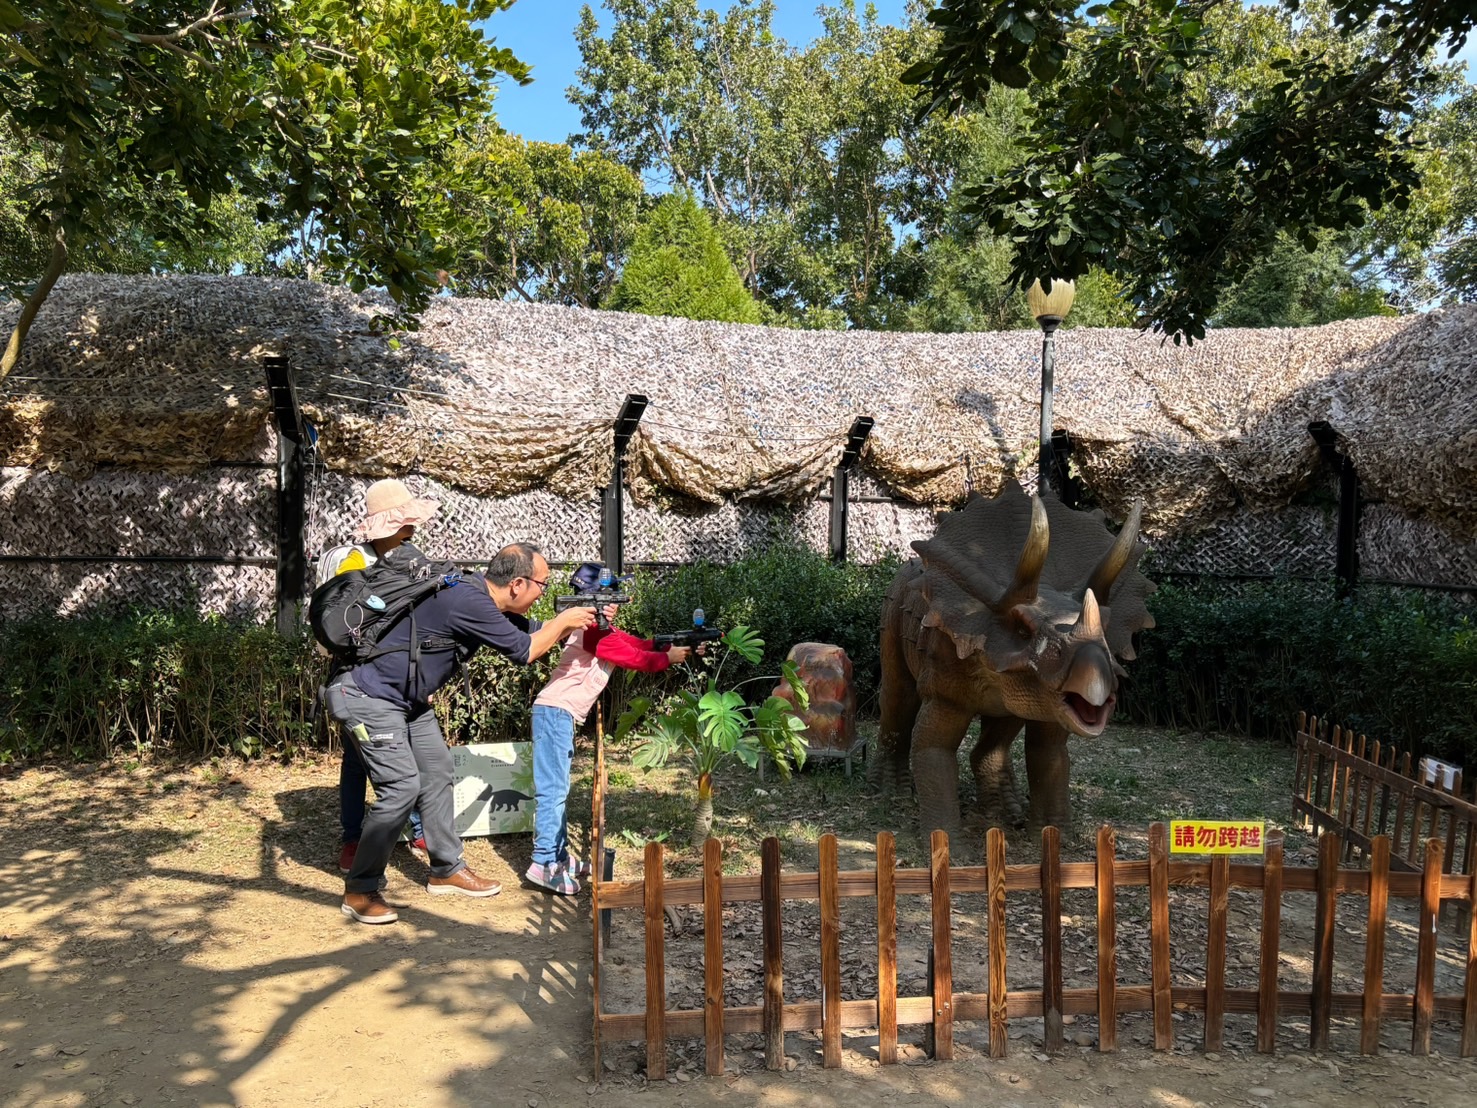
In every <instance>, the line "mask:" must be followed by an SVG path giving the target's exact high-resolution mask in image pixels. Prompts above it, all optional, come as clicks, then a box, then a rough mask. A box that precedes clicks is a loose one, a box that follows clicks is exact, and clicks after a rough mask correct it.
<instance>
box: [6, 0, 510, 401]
mask: <svg viewBox="0 0 1477 1108" xmlns="http://www.w3.org/2000/svg"><path fill="white" fill-rule="evenodd" d="M509 3H511V0H456V2H455V3H443V2H442V0H369V2H367V3H356V4H351V5H344V4H341V3H339V2H338V0H294V2H292V3H287V4H269V5H265V6H263V7H262V8H261V10H260V11H258V10H256V9H255V8H251V7H239V8H236V7H230V6H227V5H225V4H223V3H222V2H221V0H209V3H208V4H205V2H204V0H201V5H202V6H200V7H198V8H194V9H185V8H182V7H181V6H180V5H179V4H178V3H166V2H164V0H134V2H131V3H128V4H119V3H116V2H115V0H0V58H3V59H4V64H3V65H0V142H3V143H5V144H7V145H10V144H14V145H15V146H17V147H21V148H23V149H25V150H27V151H31V152H34V153H37V154H39V156H40V162H39V165H40V168H41V172H40V176H39V177H38V178H37V179H36V180H35V181H33V182H32V183H31V184H30V186H29V187H28V188H27V190H26V191H25V193H24V198H23V199H24V203H25V204H26V211H25V221H26V224H27V226H28V227H30V228H31V230H32V232H33V234H35V235H37V236H38V237H39V238H40V239H41V240H42V241H44V242H45V244H46V253H47V262H46V266H45V269H44V271H43V272H40V273H37V274H34V275H33V277H32V279H31V280H30V281H29V282H26V283H24V284H22V285H19V286H17V285H7V286H6V287H4V288H3V289H0V293H4V294H7V295H11V296H17V297H22V298H24V299H25V304H24V307H23V309H22V311H21V314H20V317H19V320H18V322H17V325H16V328H15V330H14V332H13V334H12V335H11V338H10V342H9V344H8V346H7V348H6V352H5V355H4V358H3V360H0V376H3V375H4V374H5V373H8V372H9V370H10V368H11V367H12V366H13V365H14V364H15V361H16V359H17V358H18V357H19V353H20V348H21V344H22V342H23V341H24V338H25V334H26V331H27V329H28V328H29V327H30V324H31V322H32V321H33V320H34V319H35V314H36V312H37V311H38V310H39V308H40V305H41V303H42V302H43V301H44V299H45V297H46V295H47V293H48V292H49V291H50V289H51V287H52V285H53V284H54V283H55V281H56V279H57V278H58V277H59V276H60V274H61V273H62V272H63V270H64V269H65V268H66V267H67V265H68V263H69V259H70V258H71V257H72V256H74V255H76V254H77V253H85V252H87V251H90V250H93V249H94V248H95V247H96V246H97V244H98V243H99V242H104V241H106V240H107V239H108V237H109V233H110V231H111V230H112V229H114V228H117V227H119V226H125V225H128V224H133V225H137V226H141V227H146V228H148V229H149V230H150V232H151V235H152V238H153V239H154V240H155V241H156V242H157V243H162V244H165V245H166V246H167V247H180V246H182V247H188V246H189V245H190V244H191V243H192V242H194V241H198V240H199V237H200V235H201V232H202V231H208V230H209V224H210V213H211V210H212V205H213V204H214V203H215V202H216V201H217V199H218V198H222V197H227V196H230V195H231V194H233V193H234V194H236V195H238V196H239V197H241V198H243V199H245V200H247V201H249V202H253V203H256V204H259V205H261V209H260V210H259V213H258V214H259V215H261V216H263V217H264V218H267V219H270V220H274V221H280V222H282V223H284V224H287V225H296V224H300V223H303V222H304V221H308V220H311V221H312V222H313V223H314V225H315V228H316V231H317V234H318V238H319V243H320V245H321V251H322V252H321V258H320V260H321V264H322V265H323V267H324V270H325V272H326V273H327V274H329V275H332V276H334V277H337V278H340V279H342V280H344V281H346V282H347V283H348V284H349V285H350V286H351V287H353V288H355V289H363V288H365V287H368V286H370V285H377V286H381V287H383V288H385V289H386V290H387V291H388V292H389V293H390V295H391V296H392V297H393V298H394V299H395V300H396V302H397V303H399V304H400V305H402V306H403V307H404V308H405V309H407V310H410V311H414V310H415V309H417V308H419V307H421V306H423V305H424V304H425V302H426V301H427V299H428V298H429V296H430V294H431V293H432V291H434V289H435V288H436V287H437V283H436V271H437V269H438V268H442V267H443V266H444V264H445V261H446V258H445V256H444V252H443V251H442V249H441V248H439V247H438V238H440V237H441V234H442V232H443V231H444V230H445V229H446V228H447V227H449V226H451V225H453V224H454V223H455V222H456V221H457V219H458V218H459V215H458V212H457V211H456V209H455V208H454V207H453V206H452V205H450V204H449V203H448V190H447V188H446V187H445V182H444V181H443V180H441V171H440V163H441V162H442V160H443V159H444V157H445V156H446V154H447V152H448V151H449V150H450V149H451V148H452V147H453V146H454V144H455V143H456V142H457V141H458V139H459V137H460V135H461V133H462V131H463V128H464V127H465V125H466V123H467V122H468V121H476V120H480V119H482V118H484V117H485V116H486V115H487V113H488V111H489V110H490V105H491V98H492V94H493V84H492V82H493V81H494V79H495V78H496V77H497V76H498V74H499V73H503V74H507V75H510V76H512V77H514V78H516V79H518V80H520V81H524V80H527V68H526V67H525V66H524V65H523V64H522V63H521V62H519V61H518V59H517V58H515V57H514V56H513V55H512V54H511V53H510V52H509V51H507V50H505V49H500V48H497V47H495V46H494V45H493V44H492V43H491V42H489V41H488V40H487V39H486V38H485V37H484V35H483V33H482V31H481V30H480V29H478V28H477V26H476V24H477V23H478V22H479V21H481V20H484V19H487V18H488V17H490V16H492V15H493V14H495V13H496V12H498V11H500V10H502V9H503V8H506V7H507V6H508V4H509Z"/></svg>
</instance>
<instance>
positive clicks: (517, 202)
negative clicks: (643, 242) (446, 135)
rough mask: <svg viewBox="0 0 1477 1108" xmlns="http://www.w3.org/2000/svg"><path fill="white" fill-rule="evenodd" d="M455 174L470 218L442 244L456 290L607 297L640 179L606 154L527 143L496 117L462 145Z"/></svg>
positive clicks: (589, 302) (460, 203) (626, 242)
mask: <svg viewBox="0 0 1477 1108" xmlns="http://www.w3.org/2000/svg"><path fill="white" fill-rule="evenodd" d="M452 177H453V179H454V180H456V181H457V182H458V187H457V189H456V191H455V192H454V193H453V195H452V203H453V205H454V206H456V207H457V208H458V210H460V211H461V212H462V214H463V216H464V219H463V221H462V223H461V224H460V225H459V226H458V227H456V228H455V229H454V230H453V232H452V234H451V235H449V236H448V237H447V239H446V240H444V241H443V243H442V245H443V246H445V247H446V248H447V250H448V251H449V252H450V253H451V254H452V257H453V259H454V260H453V261H452V262H451V263H450V266H449V272H450V275H451V278H452V288H453V289H454V291H456V292H457V293H458V294H461V295H469V296H486V297H502V296H505V295H507V294H508V293H515V294H517V295H518V296H520V297H521V298H523V299H524V300H528V301H535V300H539V301H548V302H552V303H557V304H569V305H578V306H579V307H582V308H599V307H602V306H603V305H604V304H605V301H606V300H607V298H608V297H609V295H610V291H611V289H612V287H613V286H614V284H615V280H616V277H617V275H618V274H619V272H620V262H621V259H622V258H624V257H625V255H626V251H627V250H628V249H629V248H630V245H631V240H632V238H633V237H634V235H635V232H636V224H637V219H638V216H639V213H640V209H641V201H642V199H643V197H644V190H643V189H642V186H641V179H640V178H639V177H637V176H636V175H635V174H634V173H632V172H631V171H630V170H629V169H627V168H626V167H625V166H623V165H620V164H619V163H618V162H615V161H612V160H611V159H610V158H607V157H605V156H604V155H602V154H598V153H595V152H593V151H588V150H586V151H581V152H579V153H575V152H574V151H573V150H571V149H570V148H569V147H568V146H564V145H561V144H555V143H547V142H526V141H524V140H523V139H521V138H519V137H517V136H516V135H508V134H504V133H502V132H501V131H500V130H498V129H497V127H496V125H494V124H491V123H488V124H486V125H484V126H483V127H481V128H480V129H479V130H478V131H477V133H476V134H475V135H474V136H472V138H471V140H470V141H469V142H467V143H466V144H464V145H463V146H462V147H460V148H459V149H458V150H457V151H456V154H455V156H454V158H453V173H452Z"/></svg>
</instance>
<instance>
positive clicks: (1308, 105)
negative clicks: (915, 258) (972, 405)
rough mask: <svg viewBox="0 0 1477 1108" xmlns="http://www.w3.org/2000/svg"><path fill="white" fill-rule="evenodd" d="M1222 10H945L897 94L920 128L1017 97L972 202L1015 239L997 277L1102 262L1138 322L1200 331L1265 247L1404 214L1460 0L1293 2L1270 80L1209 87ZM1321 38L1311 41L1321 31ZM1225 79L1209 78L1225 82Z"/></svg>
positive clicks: (1268, 60) (1453, 42)
mask: <svg viewBox="0 0 1477 1108" xmlns="http://www.w3.org/2000/svg"><path fill="white" fill-rule="evenodd" d="M1239 7H1240V5H1239V3H1234V2H1233V0H1110V2H1108V3H1099V4H1095V5H1093V6H1091V7H1088V8H1086V9H1079V7H1078V6H1077V5H1076V4H1075V3H1064V2H1062V0H1044V2H1041V0H1031V2H1025V0H942V2H941V3H940V4H939V6H938V7H937V8H935V9H934V10H932V11H931V12H929V14H928V17H927V18H928V20H929V22H930V23H932V24H933V25H934V26H936V27H937V28H938V29H939V31H940V38H939V40H938V44H937V46H936V48H935V49H934V51H933V52H932V54H931V55H930V56H929V57H927V58H924V59H922V60H920V61H918V62H917V63H915V64H914V65H913V66H912V67H911V68H910V69H909V70H908V72H907V73H906V74H905V75H904V80H905V81H908V82H910V83H914V84H917V85H918V86H919V87H920V89H921V91H922V93H923V97H924V99H923V113H924V114H925V115H929V114H941V113H942V114H947V113H949V112H957V111H959V110H962V109H965V108H967V107H968V106H970V105H973V104H978V103H980V102H982V101H983V99H984V97H985V96H986V95H987V94H988V93H989V92H990V91H991V90H992V89H994V88H996V87H998V86H1002V85H1003V86H1005V87H1008V88H1014V89H1022V90H1026V91H1028V92H1029V94H1030V96H1031V99H1032V103H1033V105H1034V111H1033V121H1032V126H1031V129H1030V132H1029V134H1028V135H1027V136H1026V137H1025V138H1024V139H1023V141H1022V144H1021V155H1022V156H1021V158H1020V160H1019V162H1018V163H1017V164H1016V165H1015V166H1013V167H1012V168H1011V169H1010V170H1009V171H1008V172H1006V173H1004V174H1002V175H1000V176H999V177H997V178H995V179H993V180H990V181H987V182H983V183H981V184H979V185H977V186H975V187H974V188H973V190H972V192H971V206H972V208H973V209H974V210H975V211H977V212H978V213H980V214H981V215H982V216H983V217H984V219H985V220H986V221H987V223H988V224H989V226H990V227H991V228H992V229H993V230H995V231H996V232H997V233H998V234H1000V235H1003V236H1006V237H1008V238H1009V240H1010V241H1011V244H1012V255H1011V266H1010V279H1011V281H1012V282H1013V283H1015V284H1017V285H1020V286H1022V287H1024V286H1025V285H1028V284H1029V283H1030V282H1031V281H1032V280H1034V279H1035V278H1037V277H1068V278H1074V277H1078V276H1081V275H1082V274H1084V273H1086V272H1088V270H1089V268H1090V267H1092V266H1101V267H1102V268H1103V269H1104V270H1106V271H1107V272H1109V273H1112V274H1114V275H1116V276H1118V277H1119V278H1121V279H1122V280H1123V281H1124V282H1125V286H1126V292H1127V295H1128V296H1129V297H1130V299H1131V300H1132V301H1133V303H1134V304H1135V305H1136V306H1137V307H1138V308H1139V309H1140V311H1141V312H1142V318H1143V322H1144V323H1145V324H1146V325H1149V326H1153V327H1156V328H1160V329H1162V330H1164V331H1166V332H1168V333H1171V334H1173V335H1175V337H1176V339H1177V340H1178V338H1179V337H1180V336H1182V335H1183V336H1188V337H1190V338H1196V337H1200V336H1202V335H1203V334H1204V329H1205V324H1206V321H1207V320H1209V319H1210V318H1211V316H1212V315H1213V313H1214V310H1215V307H1216V303H1217V300H1218V299H1219V297H1220V296H1221V294H1222V293H1223V292H1224V290H1225V289H1226V288H1227V287H1229V286H1230V285H1231V284H1233V283H1234V282H1236V281H1237V280H1239V279H1240V278H1242V277H1243V276H1245V275H1246V274H1247V273H1248V272H1249V271H1250V270H1251V269H1252V268H1253V267H1254V266H1255V265H1256V263H1257V262H1258V260H1259V259H1263V258H1266V257H1267V256H1268V255H1269V254H1270V252H1271V251H1272V250H1273V248H1274V247H1275V245H1276V243H1277V242H1278V239H1279V236H1281V235H1284V234H1286V235H1291V236H1292V237H1293V239H1294V240H1296V241H1298V242H1300V243H1301V244H1302V245H1303V246H1304V248H1306V249H1308V250H1312V249H1314V248H1315V247H1316V246H1317V243H1318V241H1319V233H1320V232H1321V231H1335V232H1337V231H1347V230H1351V229H1357V228H1360V227H1362V226H1363V225H1364V224H1365V223H1366V221H1367V220H1368V218H1369V213H1370V212H1372V211H1374V212H1378V211H1380V210H1382V209H1384V208H1385V207H1386V206H1387V205H1388V206H1393V208H1394V209H1395V210H1397V211H1401V210H1405V209H1407V208H1408V207H1409V205H1410V203H1411V198H1412V194H1413V193H1414V192H1415V190H1416V189H1417V187H1418V185H1419V184H1420V172H1419V165H1418V154H1417V147H1416V138H1415V135H1414V134H1413V133H1412V117H1413V115H1414V114H1415V112H1416V111H1417V108H1418V106H1419V105H1420V103H1421V101H1422V99H1423V98H1424V97H1426V96H1428V95H1429V94H1430V93H1431V91H1432V89H1433V87H1435V86H1436V85H1438V84H1440V83H1441V82H1442V80H1443V74H1442V72H1441V70H1440V66H1439V64H1438V61H1437V59H1436V58H1435V52H1436V49H1437V47H1438V46H1439V45H1441V44H1443V43H1445V44H1447V45H1448V46H1449V49H1450V52H1451V53H1455V51H1456V50H1457V49H1459V48H1460V46H1461V44H1462V43H1463V42H1464V41H1465V38H1466V35H1467V33H1468V32H1469V31H1470V29H1471V27H1472V24H1473V21H1474V19H1477V7H1474V6H1473V5H1472V4H1471V3H1469V2H1468V0H1429V2H1428V0H1420V2H1417V0H1389V2H1387V0H1332V2H1330V3H1323V2H1322V0H1314V2H1312V3H1301V4H1300V3H1299V2H1298V0H1288V2H1287V3H1286V4H1285V7H1284V13H1283V14H1284V16H1286V17H1287V18H1288V19H1289V20H1290V19H1291V18H1292V17H1293V16H1294V15H1295V16H1296V18H1297V19H1298V20H1299V21H1301V23H1302V24H1303V25H1304V26H1306V27H1308V28H1311V29H1312V30H1313V31H1314V32H1315V33H1314V34H1311V35H1304V34H1298V35H1295V36H1291V37H1289V38H1287V39H1286V41H1282V42H1274V43H1271V44H1270V48H1269V51H1268V53H1267V54H1266V56H1265V57H1263V58H1262V59H1261V60H1260V63H1259V64H1260V66H1261V68H1262V70H1263V72H1264V73H1265V75H1266V77H1267V78H1269V79H1266V80H1255V81H1241V82H1238V81H1235V80H1224V81H1219V82H1217V81H1207V80H1205V79H1203V75H1204V74H1205V73H1206V72H1207V70H1213V69H1214V68H1215V65H1216V63H1218V62H1223V61H1224V59H1225V58H1226V57H1228V56H1229V54H1230V52H1231V46H1230V45H1229V44H1227V43H1225V42H1222V43H1220V44H1219V47H1217V45H1216V44H1215V43H1214V42H1213V41H1212V36H1211V35H1209V34H1207V24H1208V23H1209V22H1211V21H1213V20H1215V19H1217V18H1224V16H1223V14H1222V13H1225V12H1229V11H1230V10H1231V9H1233V8H1235V9H1239ZM1324 28H1326V29H1327V33H1326V34H1319V33H1317V32H1320V31H1322V30H1323V29H1324ZM1223 72H1224V69H1223Z"/></svg>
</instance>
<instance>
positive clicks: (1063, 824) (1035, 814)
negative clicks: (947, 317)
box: [1026, 720, 1072, 832]
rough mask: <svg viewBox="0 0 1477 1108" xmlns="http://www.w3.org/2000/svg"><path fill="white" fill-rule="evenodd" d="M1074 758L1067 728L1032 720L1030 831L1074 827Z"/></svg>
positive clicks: (1028, 744) (1028, 747) (1029, 739)
mask: <svg viewBox="0 0 1477 1108" xmlns="http://www.w3.org/2000/svg"><path fill="white" fill-rule="evenodd" d="M1071 772H1072V759H1071V757H1070V756H1069V755H1068V753H1067V729H1066V728H1065V727H1061V726H1059V725H1058V724H1055V723H1042V722H1040V721H1038V720H1031V721H1029V722H1028V723H1027V724H1026V781H1027V783H1028V784H1029V786H1030V790H1031V823H1030V828H1031V830H1032V831H1034V832H1039V831H1040V830H1041V828H1043V827H1059V828H1061V829H1062V830H1063V831H1065V830H1067V828H1069V827H1071V825H1072V801H1071V792H1070V790H1069V788H1068V784H1069V781H1070V778H1071Z"/></svg>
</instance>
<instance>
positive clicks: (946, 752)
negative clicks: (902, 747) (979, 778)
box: [913, 700, 974, 835]
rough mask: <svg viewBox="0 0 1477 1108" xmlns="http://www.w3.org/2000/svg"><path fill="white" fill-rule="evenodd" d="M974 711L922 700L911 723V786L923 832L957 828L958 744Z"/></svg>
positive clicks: (972, 717)
mask: <svg viewBox="0 0 1477 1108" xmlns="http://www.w3.org/2000/svg"><path fill="white" fill-rule="evenodd" d="M973 722H974V713H973V712H971V711H969V710H968V709H967V708H959V707H957V706H955V705H953V704H949V703H947V702H945V701H942V700H925V701H924V702H923V706H922V708H920V709H919V712H918V722H917V723H915V724H914V725H913V785H914V787H915V788H916V789H917V791H918V818H919V822H920V823H921V824H922V825H923V833H924V834H925V835H927V834H929V833H930V832H932V831H938V830H943V831H947V832H949V834H950V835H955V834H956V832H958V830H959V744H960V743H961V742H963V741H964V735H965V732H967V731H968V730H969V725H970V724H971V723H973Z"/></svg>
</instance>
